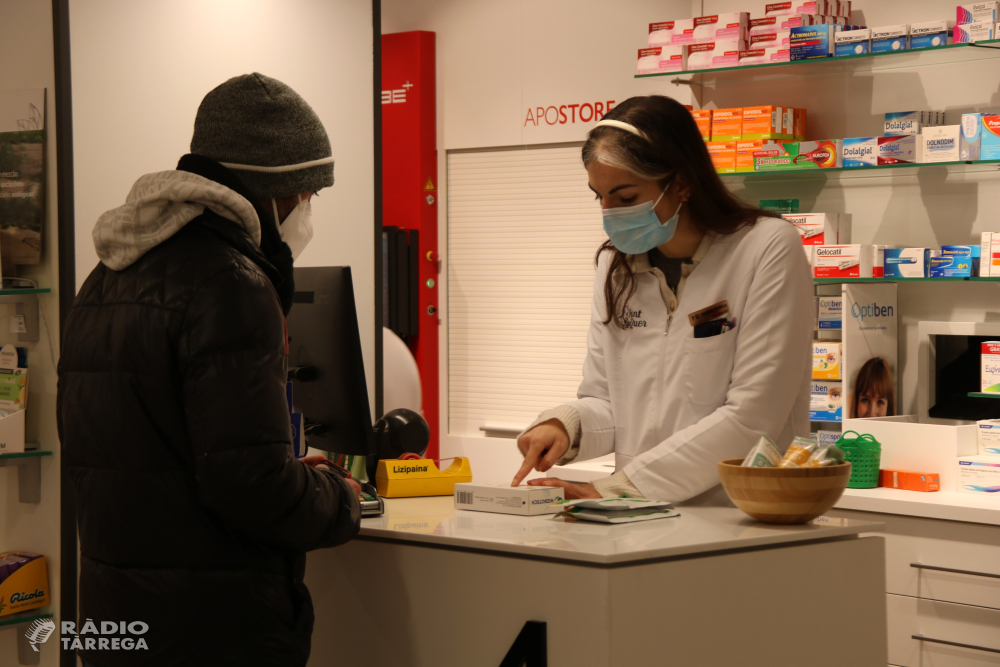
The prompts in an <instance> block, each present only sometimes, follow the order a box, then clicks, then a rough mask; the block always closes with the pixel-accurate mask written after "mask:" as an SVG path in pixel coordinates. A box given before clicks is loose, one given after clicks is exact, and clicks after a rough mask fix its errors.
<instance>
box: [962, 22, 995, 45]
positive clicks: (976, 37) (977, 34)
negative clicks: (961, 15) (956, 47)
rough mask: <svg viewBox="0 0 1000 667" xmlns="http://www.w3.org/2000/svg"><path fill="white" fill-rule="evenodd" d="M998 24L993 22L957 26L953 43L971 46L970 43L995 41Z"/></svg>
mask: <svg viewBox="0 0 1000 667" xmlns="http://www.w3.org/2000/svg"><path fill="white" fill-rule="evenodd" d="M995 28H996V23H994V22H993V21H978V22H976V23H964V24H962V25H957V26H955V31H954V33H953V36H952V40H951V41H952V42H954V43H955V44H969V43H970V42H985V41H988V40H991V39H993V35H994V29H995Z"/></svg>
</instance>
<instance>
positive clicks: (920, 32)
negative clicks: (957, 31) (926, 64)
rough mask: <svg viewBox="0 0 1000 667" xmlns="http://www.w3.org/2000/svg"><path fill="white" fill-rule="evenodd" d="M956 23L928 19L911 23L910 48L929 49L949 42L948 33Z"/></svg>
mask: <svg viewBox="0 0 1000 667" xmlns="http://www.w3.org/2000/svg"><path fill="white" fill-rule="evenodd" d="M954 27H955V24H954V23H953V22H952V21H946V20H943V19H942V20H940V21H928V22H926V23H913V24H910V48H911V49H928V48H933V47H935V46H944V45H945V44H947V43H948V33H949V32H951V31H952V29H953V28H954Z"/></svg>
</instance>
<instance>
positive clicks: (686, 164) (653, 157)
mask: <svg viewBox="0 0 1000 667" xmlns="http://www.w3.org/2000/svg"><path fill="white" fill-rule="evenodd" d="M604 118H605V119H608V120H619V121H623V122H625V123H628V124H630V125H632V126H634V127H636V128H637V129H638V130H640V131H641V132H643V133H644V134H645V135H646V136H647V137H648V138H649V139H648V141H647V140H646V139H644V138H642V137H637V136H636V135H634V134H632V133H631V132H628V131H626V130H623V129H620V128H617V127H611V126H606V125H602V126H600V127H595V128H594V129H592V130H591V131H590V133H589V134H588V135H587V142H586V143H585V144H584V145H583V165H584V166H585V167H589V166H590V164H591V163H593V162H601V163H603V164H607V165H609V166H612V167H617V168H621V169H625V170H627V171H630V172H632V173H634V174H636V175H638V176H641V177H643V178H647V179H650V180H655V181H657V182H659V183H660V186H661V187H666V186H667V185H668V184H669V183H671V182H673V181H674V180H675V179H676V178H677V177H678V176H683V177H684V180H685V181H686V182H687V184H688V185H689V186H690V188H691V197H690V199H688V200H687V203H686V204H685V206H687V207H688V210H689V213H690V216H691V222H692V223H693V224H694V225H695V226H696V227H697V228H698V229H701V230H703V231H706V232H714V233H716V234H732V233H733V232H736V231H738V230H740V229H742V228H743V227H747V226H750V225H753V224H754V223H755V222H756V221H757V218H759V217H762V216H770V217H776V216H775V214H773V213H769V212H767V211H762V210H759V209H757V208H754V207H752V206H748V205H747V204H746V203H745V202H743V201H741V200H740V199H739V198H738V197H736V196H735V195H733V194H732V193H731V192H729V190H727V189H726V186H725V185H723V184H722V181H721V180H720V179H719V175H718V174H717V173H716V172H715V167H714V166H713V165H712V158H711V157H709V155H708V149H707V148H706V147H705V141H704V139H702V137H701V132H699V131H698V126H697V125H696V124H695V122H694V117H693V116H692V115H691V112H690V111H688V110H687V109H685V108H684V106H683V105H681V104H680V103H679V102H677V101H676V100H673V99H671V98H669V97H664V96H663V95H649V96H646V97H630V98H629V99H627V100H625V101H624V102H622V103H621V104H619V105H618V106H616V107H615V108H614V109H612V110H611V111H610V112H608V113H607V114H606V115H605V116H604ZM603 252H610V253H612V257H611V263H610V266H609V267H608V277H607V280H605V282H604V301H605V306H606V311H607V318H606V319H605V320H604V323H605V324H608V323H609V322H611V321H614V323H615V325H617V326H618V327H620V328H623V329H624V328H625V308H626V306H627V305H628V300H629V299H631V298H632V296H633V295H634V294H635V290H636V286H637V283H636V277H635V271H634V270H633V268H632V266H631V264H630V263H629V261H628V255H626V254H625V253H623V252H622V251H620V250H618V249H617V248H615V247H614V245H612V243H611V241H606V242H605V243H604V245H602V246H601V247H600V248H599V249H598V251H597V256H596V258H595V261H597V260H599V259H600V257H601V253H603Z"/></svg>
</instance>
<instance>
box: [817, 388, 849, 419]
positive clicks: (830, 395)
mask: <svg viewBox="0 0 1000 667" xmlns="http://www.w3.org/2000/svg"><path fill="white" fill-rule="evenodd" d="M841 390H842V386H841V383H840V382H839V381H824V380H813V381H812V384H811V385H810V394H809V420H810V421H814V422H839V421H843V419H844V401H843V397H842V396H841Z"/></svg>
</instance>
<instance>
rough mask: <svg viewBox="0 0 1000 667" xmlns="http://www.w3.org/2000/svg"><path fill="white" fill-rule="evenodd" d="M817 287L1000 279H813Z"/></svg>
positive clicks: (976, 281) (992, 281) (993, 279)
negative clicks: (843, 284)
mask: <svg viewBox="0 0 1000 667" xmlns="http://www.w3.org/2000/svg"><path fill="white" fill-rule="evenodd" d="M973 245H975V244H973ZM813 282H814V283H815V284H817V285H833V284H837V283H962V282H965V283H996V282H1000V277H989V278H980V277H978V276H974V277H972V278H813Z"/></svg>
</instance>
